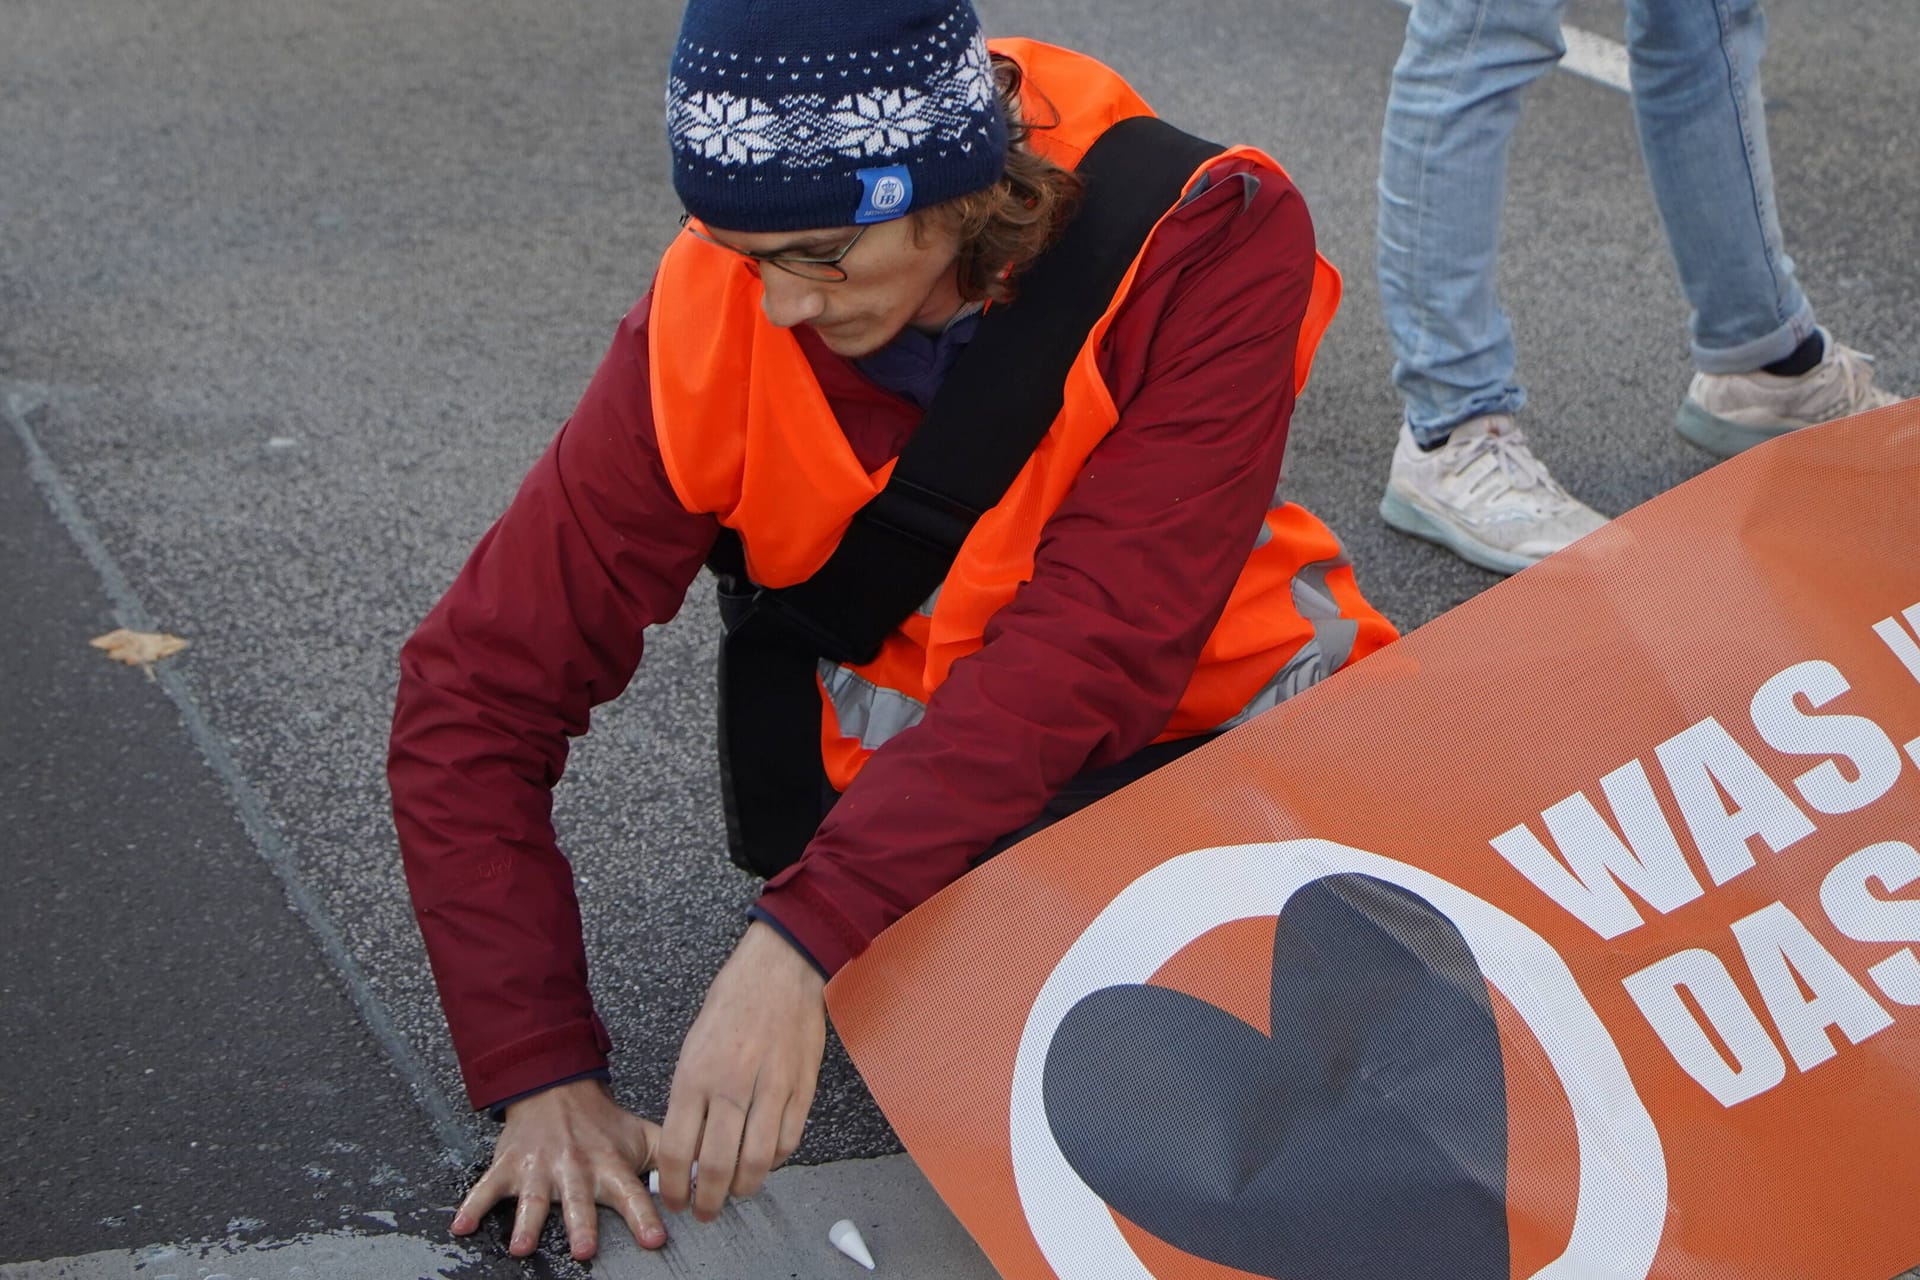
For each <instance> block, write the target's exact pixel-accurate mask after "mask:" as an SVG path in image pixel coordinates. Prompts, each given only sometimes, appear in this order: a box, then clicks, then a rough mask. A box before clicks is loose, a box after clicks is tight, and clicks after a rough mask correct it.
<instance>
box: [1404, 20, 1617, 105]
mask: <svg viewBox="0 0 1920 1280" xmlns="http://www.w3.org/2000/svg"><path fill="white" fill-rule="evenodd" d="M1394 3H1396V4H1398V5H1399V6H1400V7H1401V8H1402V9H1411V8H1412V7H1413V0H1394ZM1560 34H1561V35H1562V36H1563V37H1564V38H1565V39H1566V42H1567V55H1566V57H1564V58H1562V59H1560V69H1561V70H1562V71H1566V72H1570V73H1572V74H1573V75H1576V76H1579V77H1580V78H1581V79H1583V80H1591V81H1593V82H1594V83H1595V84H1603V85H1605V86H1607V88H1609V89H1618V90H1619V91H1620V92H1621V93H1631V92H1633V85H1632V82H1631V81H1630V80H1629V79H1628V78H1627V47H1626V46H1625V45H1623V44H1621V43H1620V42H1619V41H1618V40H1609V39H1607V38H1606V37H1605V36H1597V35H1595V34H1594V33H1593V32H1591V31H1582V30H1581V29H1580V28H1579V27H1569V26H1564V25H1563V26H1562V27H1561V28H1560Z"/></svg>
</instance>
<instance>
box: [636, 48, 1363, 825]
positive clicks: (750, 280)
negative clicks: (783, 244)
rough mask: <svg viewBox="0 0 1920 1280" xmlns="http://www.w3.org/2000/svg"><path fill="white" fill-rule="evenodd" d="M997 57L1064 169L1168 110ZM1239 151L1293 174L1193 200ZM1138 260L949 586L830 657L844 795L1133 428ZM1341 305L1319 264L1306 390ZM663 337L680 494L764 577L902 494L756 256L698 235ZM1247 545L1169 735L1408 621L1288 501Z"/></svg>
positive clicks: (1340, 660)
mask: <svg viewBox="0 0 1920 1280" xmlns="http://www.w3.org/2000/svg"><path fill="white" fill-rule="evenodd" d="M990 47H991V48H992V50H993V51H994V52H996V53H1000V54H1005V55H1006V56H1008V57H1010V58H1012V59H1013V60H1014V61H1015V62H1016V63H1018V64H1019V66H1020V68H1021V71H1022V76H1023V80H1022V85H1023V93H1024V94H1026V95H1028V97H1029V99H1030V100H1032V101H1042V100H1044V101H1045V102H1046V103H1047V104H1048V106H1049V107H1050V108H1051V109H1052V110H1053V111H1054V112H1057V114H1058V116H1059V120H1058V123H1057V124H1055V125H1053V126H1052V127H1050V128H1047V129H1044V130H1035V131H1034V132H1033V133H1032V134H1031V135H1030V137H1029V145H1031V146H1032V147H1033V148H1034V149H1035V150H1036V151H1037V152H1039V153H1040V154H1041V155H1043V156H1045V157H1046V158H1048V159H1050V160H1052V161H1053V162H1054V163H1056V164H1059V165H1062V166H1063V167H1066V168H1074V167H1076V166H1077V165H1078V164H1079V162H1080V159H1081V157H1082V156H1083V155H1084V154H1085V152H1086V150H1087V149H1088V148H1089V147H1091V146H1092V145H1093V143H1094V142H1095V141H1096V140H1097V139H1098V138H1099V137H1100V135H1101V133H1103V132H1104V131H1105V130H1106V129H1107V127H1108V126H1109V125H1112V124H1113V123H1115V122H1116V121H1119V120H1123V119H1126V118H1128V117H1131V116H1137V115H1151V114H1152V111H1151V109H1150V108H1149V107H1148V106H1147V104H1146V103H1145V102H1144V101H1142V100H1141V98H1140V97H1139V95H1138V94H1136V93H1135V92H1134V91H1133V90H1132V88H1131V87H1129V86H1128V85H1127V83H1126V82H1125V81H1123V80H1122V79H1121V78H1120V77H1119V76H1118V75H1116V74H1115V73H1114V72H1113V71H1111V70H1110V69H1108V68H1107V67H1105V66H1103V65H1102V64H1100V63H1099V62H1096V61H1094V60H1093V59H1092V58H1089V57H1086V56H1084V55H1082V54H1077V53H1073V52H1070V51H1068V50H1065V49H1060V48H1057V47H1054V46H1051V45H1046V44H1041V43H1038V42H1036V41H1031V40H1005V41H995V42H993V43H992V45H991V46H990ZM1235 156H1239V157H1245V158H1248V159H1250V160H1252V161H1253V162H1254V163H1256V164H1257V165H1259V166H1261V167H1264V168H1269V169H1271V170H1273V171H1274V172H1276V173H1279V174H1281V175H1283V176H1284V174H1285V170H1283V169H1281V168H1280V166H1279V165H1278V164H1276V163H1275V162H1274V161H1273V160H1272V159H1271V158H1269V157H1268V156H1266V155H1265V154H1264V153H1262V152H1260V151H1257V150H1255V149H1253V148H1250V147H1233V148H1229V149H1228V150H1227V151H1226V152H1224V153H1223V154H1222V155H1220V156H1218V157H1215V158H1214V159H1213V160H1210V161H1208V162H1207V164H1206V165H1205V166H1203V167H1202V170H1201V171H1199V172H1196V173H1195V174H1194V175H1193V179H1190V180H1189V187H1191V183H1192V181H1193V180H1197V179H1198V178H1199V177H1200V176H1201V173H1202V172H1204V171H1205V170H1206V169H1210V168H1212V167H1213V165H1215V164H1217V163H1219V162H1220V161H1221V160H1224V159H1227V158H1229V157H1235ZM1151 240H1152V237H1151V236H1149V237H1148V242H1149V243H1151ZM1144 254H1145V250H1144V249H1143V250H1142V253H1141V256H1144ZM1139 265H1140V258H1139V257H1136V258H1135V260H1134V262H1133V265H1132V266H1131V267H1129V268H1128V271H1127V274H1126V276H1125V277H1124V278H1123V279H1122V281H1121V284H1120V287H1119V289H1118V290H1117V291H1116V293H1115V295H1114V298H1113V301H1112V303H1111V305H1109V306H1108V308H1107V310H1106V312H1105V314H1104V315H1102V316H1101V317H1100V319H1099V320H1098V321H1097V322H1096V323H1095V324H1094V326H1093V329H1092V330H1091V331H1090V332H1089V333H1088V334H1087V337H1086V341H1085V342H1084V343H1083V344H1082V346H1081V349H1080V352H1079V355H1078V357H1077V358H1076V359H1075V361H1074V364H1073V368H1072V371H1071V372H1070V373H1069V375H1068V377H1067V382H1066V387H1065V398H1064V403H1063V404H1062V407H1061V410H1060V413H1059V415H1058V417H1057V418H1055V420H1054V423H1053V425H1052V427H1051V428H1050V429H1049V430H1048V432H1047V434H1046V436H1045V437H1044V438H1043V439H1042V441H1041V443H1040V445H1039V447H1038V448H1036V449H1035V450H1034V453H1033V456H1032V457H1031V458H1030V459H1029V460H1028V462H1027V464H1026V466H1025V468H1024V469H1022V470H1021V472H1020V474H1019V475H1018V476H1017V477H1016V478H1015V479H1014V482H1013V485H1012V486H1011V488H1010V489H1009V490H1008V491H1007V494H1006V496H1005V497H1004V498H1003V499H1002V500H1001V501H1000V503H999V504H998V505H997V506H995V507H994V508H992V509H991V510H989V511H987V512H986V513H985V514H984V515H982V516H981V518H980V520H979V522H978V523H977V524H976V525H975V526H974V528H973V531H972V533H971V534H970V535H969V536H968V538H967V539H966V542H965V543H964V544H963V545H962V547H961V549H960V554H959V556H958V557H957V558H956V559H955V561H954V563H953V568H952V570H951V571H950V572H949V573H948V575H947V578H946V581H945V582H944V583H943V584H942V585H941V587H940V588H939V589H938V590H937V591H935V592H934V594H933V596H931V597H930V598H929V599H928V600H927V602H926V603H925V604H924V605H922V606H921V608H920V610H919V612H917V613H915V614H914V615H912V616H911V617H909V618H907V619H906V620H905V621H904V622H902V623H901V624H900V626H899V627H898V628H897V629H896V630H895V631H894V632H893V634H892V635H890V636H889V637H888V638H887V640H886V642H885V643H884V644H883V645H882V647H881V650H880V653H879V655H878V656H877V657H876V658H875V659H874V660H873V661H871V662H866V663H860V664H846V665H841V664H836V663H833V662H831V661H828V660H824V659H823V660H822V661H821V663H820V672H819V675H820V689H821V700H822V715H821V757H822V760H823V762H824V764H825V766H826V771H827V777H828V779H829V780H830V781H831V782H832V784H833V786H834V787H835V788H836V789H838V790H841V791H844V790H846V788H847V787H848V786H849V785H850V784H851V783H852V782H853V779H854V777H855V776H856V775H857V774H858V773H859V771H860V768H861V766H862V765H863V764H864V763H865V762H866V760H867V758H868V757H869V756H871V755H872V754H873V752H874V751H875V750H876V749H877V748H879V747H880V746H881V745H882V744H884V743H885V742H886V741H887V740H888V739H889V738H891V737H892V736H893V735H894V734H896V733H898V732H900V731H901V730H903V729H905V728H907V727H909V726H910V725H912V724H914V723H916V722H917V721H918V720H919V718H920V716H921V714H922V713H923V712H924V710H925V707H926V704H927V700H928V698H929V697H930V696H931V695H932V693H933V691H934V690H935V689H936V688H938V687H939V686H940V683H941V682H942V681H943V680H945V679H946V677H947V673H948V672H949V671H950V670H951V669H952V667H953V664H954V663H955V662H957V661H959V660H960V659H962V658H965V657H966V656H968V655H969V654H971V653H973V652H974V651H976V650H977V649H979V648H980V647H981V644H982V639H983V636H984V634H985V631H986V626H987V620H988V619H989V618H991V617H992V616H993V615H994V613H995V612H997V611H998V610H999V609H1000V608H1001V607H1002V606H1004V605H1006V604H1007V603H1008V602H1009V601H1011V600H1012V599H1013V597H1014V594H1015V592H1017V591H1018V590H1019V588H1020V585H1021V584H1022V583H1023V582H1025V581H1026V580H1027V579H1028V578H1030V577H1032V575H1033V560H1034V552H1035V550H1036V548H1037V547H1038V546H1039V543H1040V533H1041V529H1042V528H1043V526H1044V525H1045V524H1046V522H1047V520H1048V518H1049V517H1050V516H1051V515H1052V514H1053V512H1054V511H1055V510H1056V509H1057V508H1058V507H1059V505H1060V502H1061V500H1062V499H1063V498H1064V497H1065V496H1066V493H1067V491H1068V489H1069V488H1070V487H1071V486H1072V484H1073V482H1074V480H1075V478H1076V477H1077V476H1078V475H1079V474H1080V471H1081V468H1082V467H1083V466H1084V465H1085V464H1086V461H1087V457H1088V455H1089V454H1091V453H1092V452H1093V450H1094V448H1095V446H1097V445H1098V444H1099V443H1100V442H1101V440H1103V439H1104V438H1105V437H1106V435H1107V433H1108V432H1109V431H1111V430H1112V429H1113V428H1114V426H1115V424H1116V423H1117V422H1118V421H1119V416H1120V415H1119V411H1118V409H1117V408H1116V407H1115V406H1114V403H1113V399H1112V396H1111V395H1110V394H1109V392H1108V389H1107V386H1106V384H1105V382H1104V381H1103V380H1102V379H1101V377H1100V372H1099V368H1098V365H1097V363H1096V359H1095V355H1096V352H1097V351H1098V348H1099V345H1100V340H1101V337H1102V336H1103V335H1104V334H1105V333H1106V331H1107V327H1108V326H1109V325H1110V324H1112V322H1113V318H1114V316H1115V315H1116V314H1117V313H1118V312H1119V310H1120V308H1121V307H1122V306H1123V305H1124V304H1125V301H1126V298H1127V294H1128V292H1129V290H1130V289H1131V287H1132V283H1133V279H1134V275H1135V272H1136V271H1137V270H1138V269H1139ZM1339 299H1340V277H1339V274H1338V273H1337V272H1336V271H1335V270H1334V269H1333V266H1332V265H1331V264H1330V263H1328V262H1327V261H1326V260H1325V259H1324V258H1319V257H1318V256H1317V255H1316V260H1315V270H1314V281H1313V288H1312V292H1311V295H1310V297H1309V299H1308V303H1307V312H1306V318H1305V320H1304V322H1303V323H1302V325H1301V330H1300V341H1299V347H1298V350H1297V352H1296V354H1295V361H1294V379H1295V385H1296V387H1304V386H1305V385H1306V380H1307V371H1308V369H1309V367H1310V366H1311V364H1312V362H1313V354H1314V350H1315V348H1316V347H1317V346H1318V345H1319V341H1320V335H1321V334H1322V333H1324V332H1325V331H1326V327H1327V323H1328V321H1329V320H1331V319H1332V317H1333V312H1334V309H1335V308H1336V307H1337V306H1338V305H1339ZM647 332H648V348H649V350H648V355H649V375H650V380H651V384H652V395H653V419H654V429H655V432H656V433H657V435H658V438H659V442H660V453H661V457H662V460H663V462H664V464H665V468H666V473H667V478H668V481H669V482H670V483H671V484H672V486H673V490H674V493H675V494H676V495H677V496H678V497H679V499H680V501H681V502H682V503H683V504H684V505H685V507H686V508H687V510H689V511H693V512H705V513H712V514H713V515H715V516H717V517H718V518H719V520H720V522H721V523H722V524H723V525H725V526H727V527H728V528H730V529H732V530H734V531H735V532H736V533H738V534H739V536H740V541H741V543H742V545H743V548H744V550H745V553H746V563H747V570H748V574H749V576H750V577H751V578H752V580H753V581H754V582H755V583H757V584H759V585H761V586H766V587H785V586H791V585H792V584H794V583H797V582H802V581H805V580H806V579H807V578H809V577H811V576H812V575H813V574H814V573H815V572H817V571H818V570H819V569H820V567H821V566H822V565H824V564H825V563H826V561H827V559H828V557H829V556H831V555H832V553H833V551H834V548H835V547H836V546H837V545H838V544H839V541H840V538H841V536H842V535H843V534H844V533H845V532H846V529H847V526H848V524H849V523H850V522H851V521H852V519H853V515H854V513H855V512H856V511H857V510H859V509H860V508H861V507H862V506H864V505H865V504H866V503H867V502H868V501H870V500H871V499H872V498H873V497H874V495H875V494H877V493H879V492H880V490H881V488H882V487H883V486H884V485H885V484H886V481H887V477H888V475H889V474H891V472H892V470H893V463H892V461H888V462H886V463H884V464H883V465H882V466H881V467H880V468H879V469H878V470H877V471H874V472H871V473H869V472H868V471H867V470H866V469H865V468H864V467H862V466H861V465H860V463H859V461H858V459H856V458H855V456H854V454H853V450H852V448H851V446H850V445H849V444H848V443H847V440H846V437H845V435H844V434H843V433H842V431H841V429H840V425H839V423H838V422H837V421H835V419H834V416H833V411H832V408H831V407H830V406H829V404H828V402H827V398H826V395H825V393H824V392H823V391H822V390H821V388H820V385H819V382H818V380H817V379H816V378H815V377H814V374H813V370H812V368H811V366H809V365H808V363H807V358H806V356H805V354H804V353H803V352H802V351H801V348H800V344H799V342H798V341H797V340H796V339H795V337H794V335H793V334H792V333H791V332H789V331H787V330H785V329H781V328H778V327H776V326H775V325H773V324H772V323H771V322H769V321H768V320H767V318H766V315H765V313H764V312H763V311H762V310H761V307H760V282H759V280H758V278H757V277H756V276H755V274H754V272H753V270H752V269H751V267H750V265H749V263H748V262H747V260H746V259H744V258H743V257H741V256H740V255H738V254H735V253H731V252H729V251H727V250H726V249H723V248H720V247H718V246H715V245H712V244H710V243H708V242H706V241H704V240H701V239H700V238H699V237H697V236H694V235H691V234H687V233H683V234H681V235H680V236H679V237H678V238H677V239H675V241H674V242H673V243H672V245H670V246H669V247H668V249H667V252H666V255H665V257H664V258H663V259H662V261H661V264H660V271H659V275H658V277H657V278H656V280H655V282H654V288H653V304H652V314H651V317H650V319H649V323H648V328H647ZM1248 550H1249V555H1248V558H1247V562H1246V567H1245V568H1244V569H1243V570H1242V571H1241V573H1240V577H1239V580H1238V581H1237V582H1236V583H1235V584H1234V587H1233V591H1232V593H1231V595H1230V596H1229V597H1228V601H1227V606H1226V610H1225V612H1224V613H1223V614H1222V615H1221V618H1220V621H1219V623H1218V624H1217V625H1216V626H1215V628H1214V630H1213V634H1212V636H1211V637H1209V639H1208V640H1207V643H1206V645H1205V646H1204V647H1203V649H1202V650H1201V653H1200V660H1199V664H1198V665H1197V666H1196V668H1195V669H1194V673H1193V677H1192V679H1191V680H1190V681H1189V683H1188V685H1187V690H1186V693H1185V694H1184V695H1183V696H1182V698H1181V699H1180V702H1179V705H1178V706H1177V707H1176V708H1175V710H1174V713H1173V716H1172V718H1171V719H1170V720H1169V721H1168V723H1167V727H1166V730H1165V732H1164V733H1162V734H1161V736H1160V738H1159V739H1158V740H1159V741H1167V740H1169V739H1175V738H1184V737H1190V736H1192V735H1194V734H1197V733H1204V732H1208V731H1210V730H1216V729H1221V728H1225V727H1228V726H1230V725H1233V724H1236V723H1238V722H1239V721H1241V720H1244V719H1246V718H1248V717H1250V716H1252V715H1253V714H1256V713H1257V712H1259V711H1262V710H1265V709H1266V708H1267V707H1269V706H1272V705H1273V704H1275V703H1277V702H1279V701H1280V700H1281V699H1283V698H1285V697H1287V696H1289V695H1290V694H1292V693H1295V692H1297V691H1298V690H1299V689H1301V688H1304V687H1305V686H1306V685H1308V684H1312V683H1314V682H1315V681H1317V680H1319V679H1321V678H1324V677H1325V676H1327V675H1330V674H1331V673H1332V672H1333V671H1335V670H1337V669H1338V668H1340V667H1341V666H1344V665H1345V664H1346V663H1348V662H1350V661H1352V660H1354V659H1356V658H1358V657H1361V656H1364V655H1365V654H1367V653H1370V652H1372V651H1373V650H1374V649H1376V648H1378V647H1379V646H1380V645H1382V644H1384V643H1386V642H1387V641H1388V640H1391V639H1392V638H1393V634H1394V632H1393V628H1392V626H1391V624H1389V623H1388V622H1387V621H1386V619H1385V618H1383V617H1381V616H1380V614H1378V613H1377V612H1375V611H1374V609H1373V608H1372V606H1370V605H1368V604H1367V602H1366V601H1365V600H1364V599H1363V598H1362V597H1361V595H1360V592H1359V588H1358V587H1357V586H1356V585H1355V583H1354V578H1353V571H1352V569H1351V568H1350V567H1349V564H1348V561H1347V559H1346V556H1345V553H1344V552H1343V551H1342V550H1341V547H1340V543H1339V540H1338V539H1336V538H1335V537H1334V536H1333V534H1332V532H1331V531H1330V530H1328V529H1327V527H1326V526H1325V525H1323V524H1322V523H1321V522H1320V521H1319V520H1317V519H1316V518H1315V517H1314V516H1312V515H1311V514H1309V513H1308V512H1306V511H1305V510H1303V509H1301V508H1300V507H1298V506H1295V505H1293V504H1292V503H1289V502H1283V501H1280V500H1279V499H1278V497H1277V496H1276V499H1275V505H1274V507H1273V509H1272V510H1270V511H1269V512H1268V513H1267V519H1266V524H1265V526H1264V528H1263V529H1262V530H1261V531H1260V534H1259V536H1258V538H1257V539H1256V545H1255V546H1253V547H1250V548H1249V549H1248Z"/></svg>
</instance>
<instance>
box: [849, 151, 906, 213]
mask: <svg viewBox="0 0 1920 1280" xmlns="http://www.w3.org/2000/svg"><path fill="white" fill-rule="evenodd" d="M853 176H854V177H856V178H858V179H860V183H861V185H862V186H863V187H865V188H866V190H865V192H864V194H862V195H861V197H860V207H859V209H857V210H855V212H854V215H853V220H854V222H855V224H857V225H865V224H866V223H869V222H887V221H890V220H892V219H894V218H898V217H900V216H901V215H902V214H904V213H906V211H907V210H908V209H909V208H911V207H912V206H913V175H912V174H910V173H908V172H907V166H905V165H903V164H891V165H887V166H886V167H885V168H880V169H856V170H854V173H853Z"/></svg>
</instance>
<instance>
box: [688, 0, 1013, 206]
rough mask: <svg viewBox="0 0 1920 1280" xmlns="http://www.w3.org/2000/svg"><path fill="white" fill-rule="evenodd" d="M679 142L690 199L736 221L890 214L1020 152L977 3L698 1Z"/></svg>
mask: <svg viewBox="0 0 1920 1280" xmlns="http://www.w3.org/2000/svg"><path fill="white" fill-rule="evenodd" d="M667 138H668V141H669V142H670V143H671V144H672V146H673V186H674V190H675V191H677V192H678V193H679V195H680V200H681V203H682V204H684V205H685V206H686V207H687V210H688V212H690V213H692V214H693V215H694V216H695V217H696V218H699V219H700V220H701V221H702V222H705V223H707V224H708V225H709V226H714V227H719V228H722V229H723V230H729V231H806V230H813V229H816V228H820V227H842V226H849V225H854V224H864V223H869V222H885V221H888V220H890V219H893V218H898V217H901V216H903V215H905V214H907V213H908V212H910V211H912V210H914V209H924V208H927V207H928V206H930V205H936V204H939V203H940V202H942V201H944V200H951V199H953V198H954V197H955V196H962V195H966V194H967V193H969V192H973V191H978V190H980V189H981V188H983V187H988V186H991V185H993V183H994V182H996V181H997V180H998V179H999V177H1000V174H1001V170H1002V169H1003V168H1004V166H1005V164H1006V156H1007V125H1006V120H1005V118H1004V117H1003V116H1002V114H1001V110H1000V95H999V93H998V92H997V91H996V89H995V87H994V79H993V67H992V65H991V63H990V62H989V60H988V57H987V45H986V40H985V38H984V37H982V35H981V34H980V19H979V18H978V17H977V16H976V15H975V14H974V11H973V6H972V5H971V4H970V3H969V2H968V0H691V3H689V4H688V6H687V12H686V17H685V18H684V19H683V20H682V22H681V26H680V42H679V44H678V46H677V47H676V48H675V49H674V52H673V69H672V73H671V75H670V76H669V78H668V80H667Z"/></svg>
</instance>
